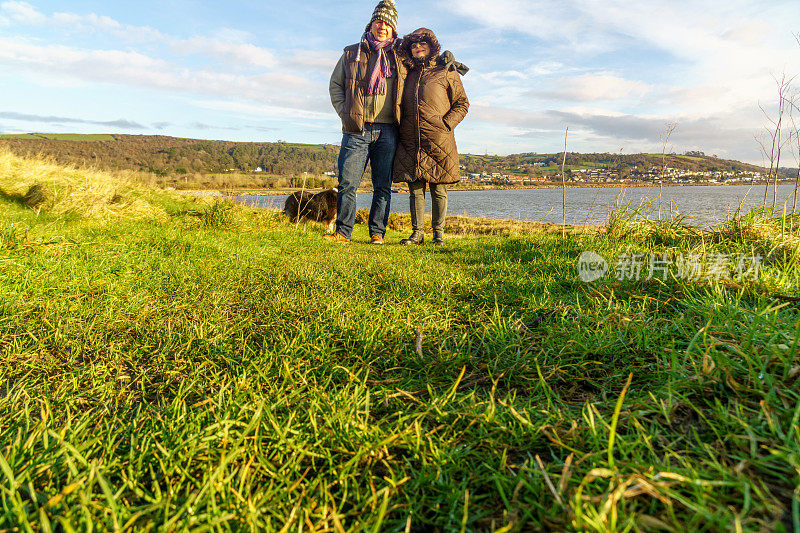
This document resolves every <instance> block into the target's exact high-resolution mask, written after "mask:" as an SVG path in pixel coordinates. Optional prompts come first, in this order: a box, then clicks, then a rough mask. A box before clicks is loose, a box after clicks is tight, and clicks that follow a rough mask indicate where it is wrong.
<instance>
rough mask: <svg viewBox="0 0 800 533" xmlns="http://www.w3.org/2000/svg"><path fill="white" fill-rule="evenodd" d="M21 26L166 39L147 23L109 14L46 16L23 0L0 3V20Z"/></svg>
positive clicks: (135, 39) (76, 32)
mask: <svg viewBox="0 0 800 533" xmlns="http://www.w3.org/2000/svg"><path fill="white" fill-rule="evenodd" d="M4 18H5V19H6V20H7V21H10V22H13V23H14V24H19V25H23V26H26V25H27V26H49V27H52V28H58V29H60V30H62V31H64V32H67V33H73V34H78V33H83V34H86V33H89V34H92V33H108V34H111V35H113V36H114V37H116V38H119V39H123V40H125V41H140V42H141V41H159V40H163V39H165V38H166V36H165V35H164V34H162V33H161V32H159V31H158V30H155V29H153V28H150V27H148V26H130V25H125V24H121V23H120V22H118V21H116V20H114V19H112V18H111V17H106V16H101V15H97V14H95V13H90V14H88V15H78V14H75V13H62V12H59V13H53V15H52V16H47V15H45V14H43V13H41V12H40V11H39V10H38V9H36V7H34V6H32V5H31V4H29V3H27V2H19V1H9V2H3V3H2V4H0V21H2V19H4Z"/></svg>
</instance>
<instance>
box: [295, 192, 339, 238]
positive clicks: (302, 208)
mask: <svg viewBox="0 0 800 533" xmlns="http://www.w3.org/2000/svg"><path fill="white" fill-rule="evenodd" d="M337 192H339V189H337V188H335V187H334V188H333V189H328V190H327V191H322V192H318V193H316V194H312V193H310V192H308V191H297V192H295V193H292V194H291V195H289V198H287V199H286V203H284V204H283V212H284V213H286V216H288V217H289V219H290V220H291V221H292V222H297V219H298V217H299V218H304V219H306V220H313V221H314V222H322V223H323V224H325V225H326V226H327V227H328V232H329V233H332V232H333V230H334V222H335V221H336V193H337Z"/></svg>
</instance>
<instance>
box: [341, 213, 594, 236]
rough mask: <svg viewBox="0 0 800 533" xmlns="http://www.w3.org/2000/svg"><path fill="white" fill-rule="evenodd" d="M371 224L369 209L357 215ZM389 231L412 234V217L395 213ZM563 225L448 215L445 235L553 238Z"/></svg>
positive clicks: (570, 229)
mask: <svg viewBox="0 0 800 533" xmlns="http://www.w3.org/2000/svg"><path fill="white" fill-rule="evenodd" d="M368 221H369V210H367V209H359V210H358V211H357V212H356V224H366V223H367V222H368ZM388 228H389V229H391V230H394V231H411V215H400V214H397V213H391V214H390V215H389V224H388ZM561 229H562V226H561V224H552V223H547V222H527V221H520V220H495V219H492V218H474V217H465V216H459V215H454V216H448V217H447V219H446V220H445V225H444V232H445V234H447V235H464V236H467V235H550V234H556V233H561ZM425 231H426V232H428V233H430V232H432V231H433V230H432V228H431V216H430V215H427V216H426V217H425ZM594 231H597V227H596V226H571V225H568V226H567V233H570V234H579V233H591V232H594Z"/></svg>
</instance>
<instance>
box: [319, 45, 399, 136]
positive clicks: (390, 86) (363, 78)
mask: <svg viewBox="0 0 800 533" xmlns="http://www.w3.org/2000/svg"><path fill="white" fill-rule="evenodd" d="M399 45H400V40H399V39H396V40H395V42H394V44H393V45H392V46H391V48H387V49H386V50H385V52H386V55H387V57H388V58H389V63H390V64H391V68H392V77H391V78H390V79H387V94H386V95H367V88H368V86H369V78H370V75H371V74H372V69H373V68H374V66H375V61H376V60H377V58H378V54H376V53H375V52H373V51H372V49H371V48H370V46H369V43H368V42H367V38H366V34H364V37H363V38H362V39H361V42H360V43H358V44H353V45H350V46H348V47H346V48H345V49H344V54H342V57H341V59H339V63H338V64H337V65H336V68H335V69H334V71H333V74H332V75H331V82H330V95H331V103H333V107H334V109H336V112H337V113H338V114H339V117H340V118H341V119H342V131H344V132H345V133H354V134H360V133H363V132H364V122H365V121H376V119H378V120H377V121H383V120H381V119H380V117H378V116H376V108H378V109H380V108H381V107H383V105H384V101H385V100H388V101H389V102H390V103H389V102H387V104H388V105H391V106H392V113H391V116H390V117H387V118H388V120H387V122H389V123H394V124H398V123H399V122H400V96H401V95H402V94H403V81H404V80H405V77H406V65H405V63H403V61H402V60H401V59H400V58H399Z"/></svg>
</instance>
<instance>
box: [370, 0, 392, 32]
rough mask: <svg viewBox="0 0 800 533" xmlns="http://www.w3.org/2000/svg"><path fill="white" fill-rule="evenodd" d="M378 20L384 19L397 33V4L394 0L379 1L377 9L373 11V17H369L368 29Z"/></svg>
mask: <svg viewBox="0 0 800 533" xmlns="http://www.w3.org/2000/svg"><path fill="white" fill-rule="evenodd" d="M376 20H382V21H384V22H385V23H387V24H388V25H389V26H391V27H392V29H393V30H394V32H395V33H397V6H396V5H395V4H394V0H380V2H378V5H377V6H375V11H374V12H373V13H372V18H371V19H369V24H368V25H367V31H369V27H370V26H371V25H372V23H373V22H375V21H376Z"/></svg>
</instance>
